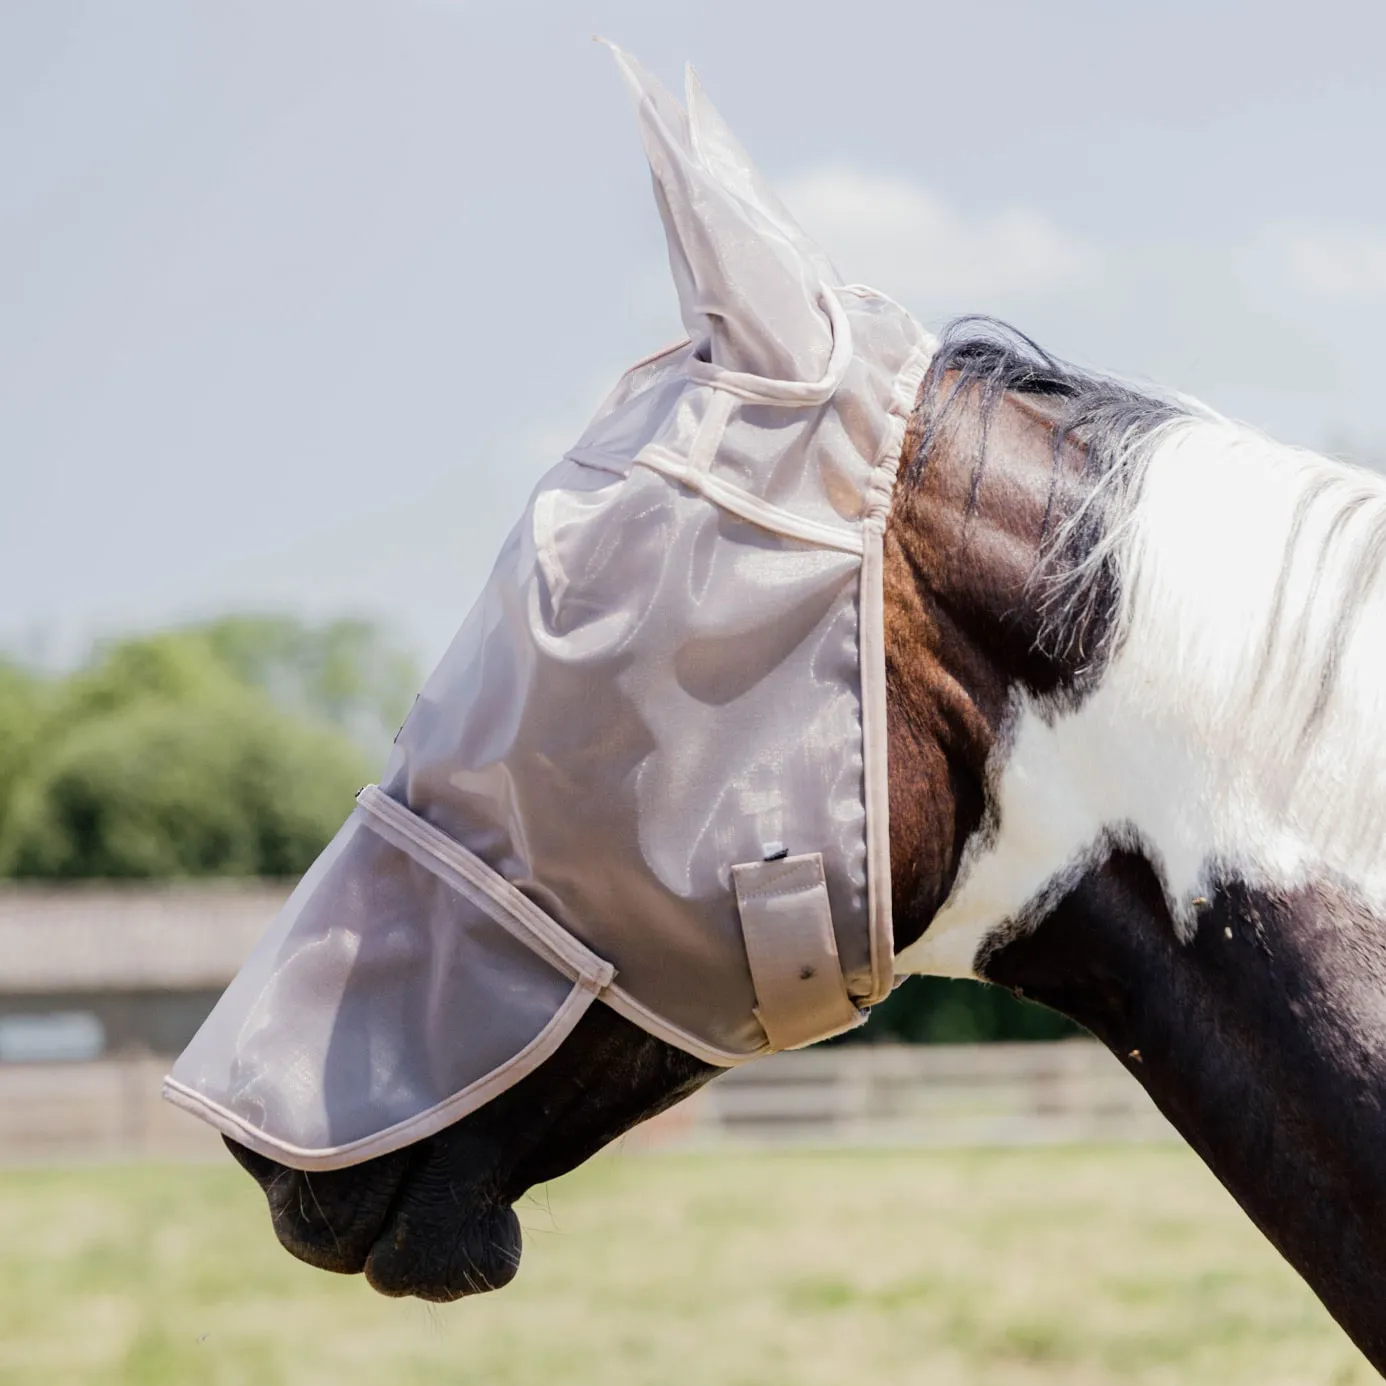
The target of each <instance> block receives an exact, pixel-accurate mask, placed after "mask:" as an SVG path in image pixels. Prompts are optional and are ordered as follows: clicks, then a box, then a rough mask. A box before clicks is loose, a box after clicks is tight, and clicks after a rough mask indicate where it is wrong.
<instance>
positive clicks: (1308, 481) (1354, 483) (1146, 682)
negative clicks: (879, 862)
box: [896, 419, 1386, 977]
mask: <svg viewBox="0 0 1386 1386" xmlns="http://www.w3.org/2000/svg"><path fill="white" fill-rule="evenodd" d="M1135 494H1136V500H1135V503H1134V505H1133V507H1132V509H1131V513H1130V517H1129V519H1128V520H1127V521H1126V522H1124V523H1123V524H1122V525H1121V526H1120V529H1119V531H1118V534H1117V536H1116V545H1115V548H1114V552H1115V555H1116V559H1117V563H1118V570H1119V572H1120V575H1121V587H1122V610H1121V612H1120V614H1119V618H1118V619H1119V627H1118V629H1119V638H1118V643H1117V645H1116V651H1117V652H1116V654H1115V656H1114V658H1113V659H1112V660H1111V663H1110V664H1109V666H1108V667H1107V669H1106V671H1105V672H1104V674H1103V676H1102V679H1101V682H1100V684H1099V685H1098V687H1097V688H1096V689H1095V690H1093V691H1092V692H1091V693H1089V694H1088V695H1087V696H1086V697H1085V698H1084V699H1083V701H1082V702H1081V703H1080V704H1079V705H1078V707H1077V708H1076V709H1070V710H1059V709H1057V708H1048V707H1045V706H1044V705H1042V704H1041V703H1039V702H1038V701H1036V700H1035V699H1033V698H1030V697H1027V696H1025V695H1023V694H1017V699H1016V705H1015V711H1014V716H1013V718H1012V720H1011V722H1010V724H1009V727H1008V729H1007V733H1006V735H1005V736H1004V737H1003V739H1002V740H1001V741H1000V742H998V745H997V749H996V752H995V755H994V762H995V763H994V764H993V765H992V766H991V767H990V773H989V780H990V784H989V796H990V804H989V822H988V824H987V826H984V827H983V828H982V829H979V831H978V832H977V833H976V834H974V836H973V838H972V840H971V841H969V843H968V844H967V847H966V849H965V850H964V853H963V861H962V864H961V868H960V871H959V874H958V879H957V881H956V883H955V884H954V888H953V890H952V893H951V894H950V895H949V897H948V899H947V900H946V901H945V903H944V905H943V907H942V909H940V911H939V913H938V914H937V916H936V917H935V919H934V921H933V923H932V924H931V925H930V926H929V928H928V929H927V930H926V931H925V933H924V934H923V936H922V937H921V938H920V939H919V940H918V941H917V942H916V943H914V944H912V945H911V946H910V947H908V948H906V949H905V950H904V951H903V952H901V953H900V954H899V956H898V957H897V959H896V970H897V972H899V973H909V972H925V973H932V974H936V975H942V976H954V977H970V976H975V975H976V972H975V962H976V959H977V956H978V952H979V949H981V948H982V946H983V945H984V944H985V943H986V942H987V941H988V939H989V938H990V937H991V936H992V935H993V934H994V933H995V931H997V930H998V929H1000V928H1002V927H1004V926H1006V925H1007V924H1008V923H1012V922H1013V921H1016V920H1020V919H1023V920H1027V921H1029V922H1034V921H1036V920H1038V919H1039V918H1041V917H1042V916H1043V914H1044V912H1045V909H1046V906H1047V905H1048V903H1049V902H1050V901H1051V900H1056V899H1057V898H1058V896H1059V895H1061V894H1062V893H1063V891H1064V890H1065V889H1066V888H1067V887H1068V886H1069V885H1071V884H1072V883H1073V882H1074V881H1075V880H1076V878H1077V877H1078V876H1079V875H1081V874H1082V872H1083V871H1085V870H1087V869H1088V867H1089V866H1090V865H1092V864H1094V861H1095V858H1097V857H1100V856H1101V855H1103V854H1105V853H1106V851H1107V850H1109V844H1110V842H1111V841H1112V840H1113V839H1116V840H1120V841H1129V842H1131V843H1133V844H1135V845H1139V847H1140V849H1141V850H1142V851H1144V853H1145V854H1146V856H1147V857H1148V858H1149V859H1150V861H1151V863H1152V865H1153V866H1154V867H1155V869H1156V871H1157V873H1158V874H1159V876H1160V879H1161V881H1162V883H1163V886H1164V890H1165V893H1166V898H1167V901H1168V904H1169V907H1170V910H1171V913H1172V915H1173V917H1174V921H1175V927H1176V928H1177V929H1178V930H1179V931H1180V933H1181V936H1187V935H1188V932H1189V931H1190V930H1191V929H1192V928H1193V919H1194V915H1193V902H1194V900H1196V899H1197V898H1198V897H1199V896H1202V895H1204V894H1206V893H1207V892H1208V890H1209V888H1210V884H1211V881H1212V878H1214V877H1215V876H1216V877H1223V878H1225V877H1228V876H1236V877H1238V878H1240V879H1242V880H1244V881H1247V882H1248V883H1250V884H1253V885H1259V886H1281V887H1291V886H1295V885H1301V884H1303V883H1305V882H1306V881H1308V880H1310V879H1312V878H1315V877H1321V876H1325V875H1329V876H1332V877H1333V878H1334V879H1336V880H1337V881H1339V882H1347V883H1350V884H1351V885H1352V886H1353V887H1354V888H1355V889H1356V891H1357V892H1358V893H1359V894H1360V895H1361V896H1362V898H1363V899H1364V900H1365V901H1367V902H1368V903H1369V904H1373V905H1375V906H1377V907H1381V906H1386V851H1383V850H1382V849H1383V838H1384V837H1386V812H1384V810H1386V790H1384V789H1383V787H1386V585H1384V584H1383V581H1382V567H1383V566H1386V564H1383V563H1382V556H1383V554H1386V482H1383V480H1382V479H1381V478H1380V477H1377V476H1375V475H1372V474H1370V473H1366V472H1361V471H1358V470H1356V469H1354V468H1351V467H1347V466H1344V465H1342V464H1339V463H1335V462H1330V461H1328V460H1326V459H1324V458H1320V457H1317V456H1314V455H1313V454H1310V453H1306V452H1302V451H1298V450H1295V449H1291V448H1286V447H1282V446H1279V445H1277V444H1275V443H1272V442H1270V441H1269V440H1267V439H1265V438H1263V437H1261V436H1259V435H1258V434H1255V433H1253V432H1251V431H1250V430H1247V429H1244V428H1240V427H1237V426H1235V425H1232V424H1228V423H1223V422H1221V421H1216V420H1211V421H1210V420H1205V419H1191V420H1189V421H1188V422H1186V423H1180V424H1179V425H1177V426H1176V427H1175V428H1173V429H1171V430H1170V432H1169V433H1168V435H1167V437H1166V438H1165V439H1164V440H1163V441H1162V442H1160V443H1159V445H1158V446H1157V447H1156V448H1155V449H1154V451H1153V452H1152V454H1151V457H1150V460H1149V463H1148V465H1147V467H1146V470H1145V473H1144V476H1143V478H1141V480H1140V481H1139V483H1138V485H1137V487H1136V493H1135ZM1324 688H1328V689H1329V690H1330V692H1329V696H1328V698H1327V701H1326V703H1324V704H1323V705H1322V706H1320V703H1321V702H1322V696H1321V690H1322V689H1324Z"/></svg>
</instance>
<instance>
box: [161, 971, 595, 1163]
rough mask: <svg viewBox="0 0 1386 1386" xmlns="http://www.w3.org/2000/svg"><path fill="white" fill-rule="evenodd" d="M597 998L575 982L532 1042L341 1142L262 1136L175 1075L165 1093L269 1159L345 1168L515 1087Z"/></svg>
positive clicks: (554, 1048) (457, 1118)
mask: <svg viewBox="0 0 1386 1386" xmlns="http://www.w3.org/2000/svg"><path fill="white" fill-rule="evenodd" d="M594 1000H596V993H595V992H593V991H591V990H589V989H588V988H586V987H584V986H581V985H576V986H574V987H573V989H572V991H570V992H569V993H568V995H567V997H566V998H565V1000H564V1002H563V1004H562V1005H561V1006H560V1007H559V1008H558V1009H557V1010H556V1011H555V1012H554V1014H553V1018H552V1019H551V1020H550V1021H549V1023H548V1024H547V1025H545V1026H544V1028H543V1029H542V1030H540V1032H539V1033H538V1034H537V1035H536V1036H535V1037H534V1038H533V1039H532V1040H530V1042H529V1043H528V1044H527V1045H526V1046H525V1047H524V1048H523V1049H521V1050H520V1051H519V1053H518V1054H515V1055H513V1056H512V1057H511V1058H509V1059H507V1060H506V1061H505V1063H503V1064H501V1065H500V1067H499V1068H493V1069H492V1070H491V1071H490V1072H489V1073H488V1074H486V1075H485V1076H484V1077H482V1078H478V1079H477V1080H476V1082H474V1083H471V1084H469V1085H468V1086H467V1087H465V1088H463V1089H462V1091H461V1092H456V1093H453V1095H452V1096H451V1097H448V1098H445V1099H444V1100H443V1101H442V1102H439V1103H438V1104H437V1105H436V1106H433V1107H429V1108H427V1109H426V1110H425V1111H422V1112H419V1113H418V1114H417V1115H415V1116H412V1117H407V1118H405V1120H403V1121H399V1122H396V1123H395V1124H394V1125H393V1126H387V1127H386V1128H385V1129H384V1130H383V1131H376V1132H375V1133H374V1134H372V1135H369V1136H362V1137H361V1138H360V1139H359V1140H354V1141H345V1142H343V1144H341V1145H330V1146H320V1147H312V1146H301V1145H292V1144H290V1143H288V1142H284V1141H276V1140H273V1139H271V1138H270V1137H269V1136H266V1135H265V1134H264V1133H263V1132H262V1131H260V1130H258V1129H257V1128H256V1127H254V1126H251V1125H249V1124H248V1123H247V1122H246V1121H245V1120H244V1119H243V1118H241V1117H239V1116H237V1115H236V1113H235V1112H233V1111H231V1110H230V1109H229V1108H227V1107H223V1106H222V1105H221V1104H220V1103H219V1102H213V1101H212V1099H211V1098H209V1097H204V1096H203V1095H202V1094H201V1093H200V1092H197V1091H195V1090H194V1089H192V1088H190V1087H187V1086H186V1085H185V1084H183V1083H180V1082H179V1081H178V1080H177V1079H176V1078H172V1077H166V1078H165V1079H164V1085H163V1097H164V1100H165V1101H166V1102H170V1103H172V1104H173V1106H175V1107H181V1108H182V1109H183V1110H184V1111H185V1112H191V1113H192V1114H193V1115H194V1116H195V1117H199V1118H201V1120H203V1121H205V1122H207V1123H208V1124H209V1125H211V1126H214V1127H215V1128H216V1129H217V1130H218V1131H220V1132H221V1133H222V1134H223V1135H227V1136H230V1137H231V1139H232V1140H235V1141H239V1142H240V1143H241V1144H242V1145H244V1146H247V1147H248V1148H249V1149H251V1150H254V1151H255V1152H256V1153H257V1154H260V1155H264V1156H265V1157H266V1158H267V1159H270V1160H278V1161H279V1163H280V1164H284V1165H288V1166H289V1167H290V1168H291V1169H301V1170H307V1171H309V1172H310V1173H311V1172H313V1171H316V1170H329V1169H345V1168H346V1167H347V1166H349V1165H359V1164H360V1163H361V1162H362V1161H363V1160H371V1159H374V1158H375V1157H376V1156H377V1155H388V1154H390V1152H391V1151H394V1150H399V1149H402V1148H403V1147H404V1146H406V1145H413V1144H414V1142H415V1141H421V1140H423V1139H424V1137H425V1136H432V1135H435V1134H436V1133H437V1132H439V1131H441V1130H443V1128H444V1127H447V1126H451V1125H452V1124H453V1123H454V1122H456V1121H461V1120H462V1118H463V1117H464V1116H467V1115H468V1114H469V1113H471V1112H474V1111H476V1109H477V1108H478V1107H483V1106H485V1105H486V1103H488V1102H490V1101H491V1100H492V1099H493V1098H496V1097H499V1096H500V1094H501V1093H503V1092H505V1091H506V1090H507V1089H508V1088H513V1087H514V1086H515V1084H516V1083H518V1082H519V1081H520V1079H522V1078H524V1077H526V1076H527V1075H529V1074H530V1073H533V1072H534V1070H535V1069H536V1068H538V1067H539V1065H540V1064H542V1063H543V1062H544V1061H545V1060H546V1059H549V1058H551V1057H552V1056H553V1054H554V1053H555V1052H556V1051H557V1049H558V1047H559V1045H561V1044H562V1043H563V1041H564V1040H565V1039H567V1038H568V1036H569V1035H570V1034H572V1032H573V1027H574V1026H576V1025H577V1023H578V1021H579V1020H581V1019H582V1017H583V1015H584V1014H585V1013H586V1011H587V1008H588V1007H589V1006H590V1005H591V1004H592V1002H593V1001H594Z"/></svg>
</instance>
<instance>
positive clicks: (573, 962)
mask: <svg viewBox="0 0 1386 1386" xmlns="http://www.w3.org/2000/svg"><path fill="white" fill-rule="evenodd" d="M356 805H357V807H358V808H359V809H361V810H362V812H363V813H364V814H365V817H366V826H367V827H369V828H370V829H371V830H372V831H373V832H375V833H377V834H378V835H379V836H381V837H383V838H384V839H385V840H386V841H387V842H389V843H391V844H392V845H393V846H395V847H398V848H399V849H400V850H401V851H402V852H406V853H407V854H408V855H409V856H411V857H412V858H413V859H414V860H415V861H417V862H418V863H419V865H420V866H422V867H424V868H425V869H427V870H429V871H431V872H432V873H433V874H434V875H435V876H437V877H438V879H439V880H441V881H443V882H444V883H445V884H447V885H450V886H451V887H452V888H453V889H454V890H456V891H457V892H458V894H460V895H464V896H466V898H467V899H469V900H470V901H471V902H472V903H473V904H474V905H476V906H477V907H478V908H479V909H482V910H484V911H485V912H486V914H487V915H488V916H489V917H490V918H492V919H494V920H495V921H496V923H498V924H499V925H501V926H502V928H504V929H506V930H507V931H508V932H510V933H511V934H513V935H514V936H515V937H516V938H518V939H519V940H520V942H521V943H525V944H528V945H529V947H530V948H532V949H533V950H534V951H535V952H536V953H537V954H538V955H539V956H540V957H541V958H543V959H544V960H545V961H546V962H547V963H549V965H550V966H552V967H555V968H557V970H558V971H560V972H562V973H563V974H564V976H566V977H571V978H572V979H573V981H575V982H576V983H577V984H578V985H579V986H580V987H582V989H583V990H584V991H590V992H593V993H596V992H601V991H604V990H605V989H606V988H607V987H609V986H610V985H611V982H612V979H613V978H614V977H615V976H616V969H615V968H614V967H613V966H612V965H611V963H609V962H607V961H606V960H605V959H604V958H599V957H598V956H597V955H596V954H595V953H594V952H592V950H591V949H590V948H588V947H586V946H585V945H584V944H582V943H581V942H579V941H578V940H577V939H576V938H574V937H573V936H572V934H570V933H569V932H568V931H567V930H566V929H565V928H563V927H562V925H560V924H559V923H558V922H557V921H556V920H554V919H552V918H551V917H550V916H549V915H547V914H545V913H544V911H543V910H541V909H540V908H539V906H538V905H536V904H535V903H534V901H533V900H531V899H530V898H529V896H527V895H525V894H524V893H523V892H521V891H520V890H518V889H516V887H515V886H514V885H512V884H511V883H510V882H509V881H507V880H506V879H505V877H504V876H502V875H500V874H499V873H498V872H496V871H493V870H492V869H491V868H490V867H489V866H487V865H486V863H485V862H484V861H482V860H481V858H480V857H478V856H477V855H476V854H475V853H473V852H469V851H468V850H467V849H466V848H465V847H464V846H463V845H462V844H461V843H460V842H458V841H457V840H456V839H455V838H451V837H449V836H448V835H447V834H446V833H445V832H443V831H441V829H438V828H435V827H434V826H433V824H432V823H430V822H429V821H428V820H427V819H425V818H420V817H419V815H418V814H417V813H415V812H413V810H411V809H407V808H405V806H404V805H403V804H401V803H400V802H399V801H398V800H397V799H392V798H391V797H390V796H389V795H388V794H386V793H385V791H384V790H383V789H381V788H380V786H379V785H374V784H368V785H367V786H366V787H365V788H364V789H363V790H362V791H361V792H360V793H359V794H358V795H357V796H356Z"/></svg>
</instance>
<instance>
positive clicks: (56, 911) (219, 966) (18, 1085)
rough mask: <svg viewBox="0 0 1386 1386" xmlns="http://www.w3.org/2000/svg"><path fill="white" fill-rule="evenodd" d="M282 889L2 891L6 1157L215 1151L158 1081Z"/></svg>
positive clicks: (0, 1114) (250, 885)
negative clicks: (164, 1097) (162, 1093)
mask: <svg viewBox="0 0 1386 1386" xmlns="http://www.w3.org/2000/svg"><path fill="white" fill-rule="evenodd" d="M287 893H288V892H287V888H286V887H284V886H282V885H278V884H266V883H262V882H256V881H251V882H235V881H225V882H215V883H206V882H203V883H198V884H191V883H178V884H169V885H145V884H140V885H133V884H132V885H115V884H110V883H102V884H99V885H91V886H86V885H77V886H64V887H50V886H21V885H7V886H5V887H3V888H0V1159H25V1158H34V1159H39V1158H48V1157H55V1156H61V1157H64V1158H70V1157H77V1158H80V1157H82V1156H84V1155H89V1156H92V1157H102V1158H110V1157H112V1156H120V1155H129V1156H138V1155H143V1154H156V1153H158V1154H193V1153H197V1152H199V1151H202V1150H206V1151H208V1152H214V1151H215V1150H217V1149H218V1148H219V1147H218V1145H217V1143H216V1140H215V1137H212V1136H211V1135H210V1133H208V1132H206V1131H203V1130H200V1129H199V1123H197V1122H194V1121H189V1120H188V1119H187V1118H186V1117H183V1116H181V1115H180V1114H178V1113H175V1112H174V1111H173V1110H172V1109H170V1108H166V1106H165V1104H164V1103H162V1102H161V1100H160V1098H159V1085H160V1080H161V1079H162V1077H163V1074H164V1073H165V1072H166V1071H167V1068H168V1065H169V1062H170V1061H171V1059H172V1058H173V1056H174V1055H176V1054H177V1053H178V1052H179V1051H180V1050H181V1049H182V1048H183V1046H184V1045H185V1044H186V1043H187V1042H188V1040H189V1039H191V1037H192V1035H193V1032H194V1031H195V1030H196V1029H197V1027H198V1026H199V1025H200V1024H201V1023H202V1020H203V1017H204V1016H206V1014H207V1012H208V1011H210V1010H211V1008H212V1005H213V1003H214V1002H215V1001H216V999H217V997H218V996H219V995H220V994H221V991H222V989H223V988H224V987H225V986H226V984H227V982H229V981H230V980H231V978H232V976H234V974H235V972H236V970H237V968H238V967H239V966H240V964H241V961H242V960H243V959H244V958H245V956H246V954H247V953H248V952H249V951H250V948H251V946H252V945H253V944H254V942H255V940H256V939H257V938H258V937H259V935H260V934H261V933H262V932H263V931H264V929H265V926H266V925H267V924H268V922H269V921H270V920H271V919H272V918H273V917H274V914H275V912H276V911H277V910H278V908H279V906H280V905H281V904H282V903H283V900H284V898H285V896H286V895H287Z"/></svg>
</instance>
